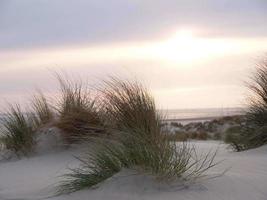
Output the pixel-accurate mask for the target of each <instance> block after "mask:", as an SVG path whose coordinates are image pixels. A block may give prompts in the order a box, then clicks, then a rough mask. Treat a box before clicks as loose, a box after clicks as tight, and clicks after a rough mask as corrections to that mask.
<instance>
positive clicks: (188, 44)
mask: <svg viewBox="0 0 267 200" xmlns="http://www.w3.org/2000/svg"><path fill="white" fill-rule="evenodd" d="M229 48H230V46H229V44H227V43H225V42H224V41H221V40H218V39H212V38H203V37H199V36H197V35H196V33H195V32H194V31H193V30H189V29H183V30H178V31H177V32H176V33H174V34H173V35H172V36H171V37H169V38H167V39H165V40H163V41H162V42H160V43H158V44H157V45H155V46H154V50H153V54H154V55H155V56H156V57H157V58H159V59H161V60H164V61H170V62H172V63H179V64H191V63H194V62H199V61H205V60H207V59H210V58H213V57H214V56H218V55H223V53H225V52H226V51H227V49H229Z"/></svg>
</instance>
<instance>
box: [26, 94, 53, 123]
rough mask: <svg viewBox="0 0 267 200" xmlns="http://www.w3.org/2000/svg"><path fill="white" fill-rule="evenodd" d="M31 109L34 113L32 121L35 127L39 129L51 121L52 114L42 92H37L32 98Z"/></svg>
mask: <svg viewBox="0 0 267 200" xmlns="http://www.w3.org/2000/svg"><path fill="white" fill-rule="evenodd" d="M31 107H32V111H33V113H34V115H33V120H34V123H35V126H36V127H40V126H42V125H45V124H47V123H49V122H51V121H53V119H54V112H53V110H52V107H51V106H50V105H49V104H48V101H47V99H46V97H45V96H44V94H43V93H42V92H38V93H37V94H35V95H34V96H33V99H32V101H31Z"/></svg>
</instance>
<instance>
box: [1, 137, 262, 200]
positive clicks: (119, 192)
mask: <svg viewBox="0 0 267 200" xmlns="http://www.w3.org/2000/svg"><path fill="white" fill-rule="evenodd" d="M194 143H195V145H196V146H197V148H198V149H199V151H198V152H204V151H208V150H209V149H216V148H218V147H219V152H218V156H217V160H224V162H223V163H222V164H221V165H219V166H217V167H216V168H213V169H212V170H210V171H209V172H208V173H209V175H210V176H213V175H216V174H218V173H219V172H221V171H222V170H224V169H226V168H229V167H231V168H230V169H229V170H228V172H227V173H226V174H224V175H222V176H221V177H218V178H215V179H206V180H201V181H199V182H197V183H195V184H192V185H189V186H186V187H185V185H181V184H177V183H176V184H172V185H166V184H160V183H158V182H155V180H154V179H153V177H150V176H147V175H142V174H136V172H134V171H131V170H123V171H122V172H120V173H118V174H116V175H115V176H114V177H112V178H110V179H108V180H106V181H105V182H103V183H101V184H100V185H98V187H97V188H95V189H87V190H82V191H78V192H75V193H72V194H69V195H61V196H54V197H51V196H53V194H54V192H55V190H54V186H55V184H56V183H57V182H58V181H59V179H60V178H59V176H60V175H62V174H63V173H64V172H66V168H67V167H68V166H70V167H74V166H78V165H79V162H78V161H77V160H76V159H75V158H74V157H73V155H79V154H80V150H79V149H77V148H73V149H69V150H64V151H61V152H54V153H53V152H50V153H46V154H40V155H36V156H35V157H31V158H23V159H21V160H17V161H4V162H1V163H0V200H2V199H3V200H4V199H6V200H8V199H9V200H11V199H12V200H15V199H20V200H22V199H27V200H30V199H35V200H37V199H51V200H86V199H94V200H100V199H103V200H104V199H105V200H106V199H109V200H113V199H114V200H123V199H130V200H131V199H136V200H137V199H138V200H140V199H147V200H161V199H162V200H163V199H168V200H174V199H175V200H177V199H179V200H214V199H216V200H217V199H218V200H231V199H232V200H252V199H253V200H266V199H267V146H263V147H260V148H257V149H253V150H249V151H245V152H241V153H236V152H231V151H230V150H228V149H227V148H226V145H224V144H220V143H219V142H214V141H205V142H194ZM49 197H50V198H49Z"/></svg>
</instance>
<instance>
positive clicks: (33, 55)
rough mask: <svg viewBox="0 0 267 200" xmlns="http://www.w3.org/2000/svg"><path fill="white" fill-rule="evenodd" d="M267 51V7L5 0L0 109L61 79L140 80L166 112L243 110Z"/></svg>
mask: <svg viewBox="0 0 267 200" xmlns="http://www.w3.org/2000/svg"><path fill="white" fill-rule="evenodd" d="M266 52H267V1H266V0H253V1H252V0H235V1H233V0H108V1H107V0H105V1H104V0H68V1H65V0H53V1H52V0H0V108H4V107H5V105H6V103H7V102H12V103H13V102H21V103H22V104H25V103H26V102H27V101H28V99H29V96H30V95H31V94H32V92H33V91H34V90H36V89H37V88H40V89H42V90H43V91H44V93H47V94H55V93H56V92H57V90H58V85H57V83H56V81H55V80H54V77H53V74H54V72H59V71H61V72H64V73H66V74H68V75H69V76H71V77H73V78H83V79H84V80H86V81H87V82H88V84H90V85H95V84H98V83H99V82H100V80H102V79H105V77H107V76H108V75H115V76H119V77H121V78H125V79H126V78H127V79H138V80H140V81H142V82H143V83H144V84H145V85H146V86H147V87H148V88H149V89H150V91H151V93H152V94H153V95H154V97H155V100H156V103H157V105H158V106H159V107H160V108H164V109H174V108H207V107H209V108H214V107H219V108H224V107H239V106H244V105H245V99H246V96H247V95H248V91H247V89H246V87H245V84H244V83H245V82H246V81H247V80H248V77H249V76H251V74H252V73H253V69H254V67H255V65H256V63H257V62H258V61H259V60H260V59H261V58H262V57H263V56H264V55H266Z"/></svg>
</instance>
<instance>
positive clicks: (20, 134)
mask: <svg viewBox="0 0 267 200" xmlns="http://www.w3.org/2000/svg"><path fill="white" fill-rule="evenodd" d="M1 133H2V135H3V136H2V138H1V142H2V143H3V145H4V146H5V148H6V149H8V150H11V151H13V152H14V153H15V154H16V155H17V156H21V155H26V156H27V155H29V154H30V153H32V152H33V151H34V145H35V139H34V138H35V127H34V120H33V116H32V114H27V113H23V112H22V110H21V108H20V106H19V105H18V104H16V105H14V106H12V105H10V106H9V108H8V111H7V112H6V116H5V117H4V118H3V119H2V127H1Z"/></svg>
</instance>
